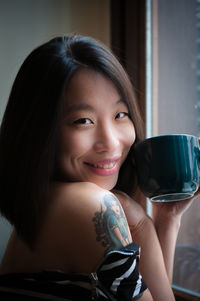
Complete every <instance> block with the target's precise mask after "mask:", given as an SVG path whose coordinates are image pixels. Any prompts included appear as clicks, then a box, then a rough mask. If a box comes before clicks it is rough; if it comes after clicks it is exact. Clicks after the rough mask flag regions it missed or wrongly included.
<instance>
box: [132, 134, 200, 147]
mask: <svg viewBox="0 0 200 301" xmlns="http://www.w3.org/2000/svg"><path fill="white" fill-rule="evenodd" d="M178 136H180V137H181V136H184V137H192V138H194V139H197V140H198V139H199V138H198V137H197V136H195V135H191V134H163V135H157V136H152V137H147V138H145V139H143V140H142V141H139V142H138V143H136V144H135V145H134V146H135V147H136V146H137V145H139V144H141V143H144V142H147V141H149V140H154V139H159V138H164V137H178Z"/></svg>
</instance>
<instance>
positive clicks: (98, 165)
mask: <svg viewBox="0 0 200 301" xmlns="http://www.w3.org/2000/svg"><path fill="white" fill-rule="evenodd" d="M86 164H88V165H89V166H92V167H95V168H104V169H111V168H113V167H114V166H115V164H116V161H115V162H111V163H108V164H91V163H86Z"/></svg>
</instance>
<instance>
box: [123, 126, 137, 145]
mask: <svg viewBox="0 0 200 301" xmlns="http://www.w3.org/2000/svg"><path fill="white" fill-rule="evenodd" d="M124 138H125V139H124V141H125V144H126V146H127V148H130V147H131V146H132V144H133V143H134V142H135V139H136V133H135V128H134V125H133V124H132V123H131V124H130V125H129V126H128V127H127V128H126V131H125V132H124Z"/></svg>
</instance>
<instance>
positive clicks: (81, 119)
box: [73, 118, 93, 124]
mask: <svg viewBox="0 0 200 301" xmlns="http://www.w3.org/2000/svg"><path fill="white" fill-rule="evenodd" d="M73 123H74V124H91V123H93V122H92V121H91V120H90V119H89V118H80V119H77V120H75V121H74V122H73Z"/></svg>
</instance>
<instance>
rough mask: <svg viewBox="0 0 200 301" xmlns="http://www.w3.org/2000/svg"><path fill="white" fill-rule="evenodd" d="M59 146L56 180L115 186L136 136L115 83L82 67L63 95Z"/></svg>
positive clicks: (110, 187)
mask: <svg viewBox="0 0 200 301" xmlns="http://www.w3.org/2000/svg"><path fill="white" fill-rule="evenodd" d="M64 98H65V110H64V114H63V115H64V116H63V121H62V122H61V125H60V131H59V139H58V150H57V155H56V157H57V177H56V178H57V180H58V179H59V180H61V179H62V180H64V181H69V182H71V181H76V182H79V181H88V182H93V183H95V184H97V185H99V186H100V187H103V188H106V189H109V190H110V189H112V188H113V187H114V186H115V185H116V183H117V179H118V174H119V170H120V167H121V166H122V164H123V162H124V161H125V159H126V157H127V154H128V152H129V150H130V147H131V146H132V144H133V142H134V140H135V130H134V125H133V122H132V121H131V119H130V117H129V110H128V107H127V105H126V103H125V102H123V101H121V100H119V99H120V95H119V93H118V91H117V90H116V88H115V86H114V85H113V83H112V82H111V81H110V80H109V79H108V78H106V77H105V76H103V75H102V74H101V73H99V72H96V71H94V70H92V69H90V68H82V69H80V70H79V71H78V72H77V73H76V74H75V75H74V76H73V78H72V79H71V81H70V83H69V85H68V86H67V88H66V92H65V95H64Z"/></svg>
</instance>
